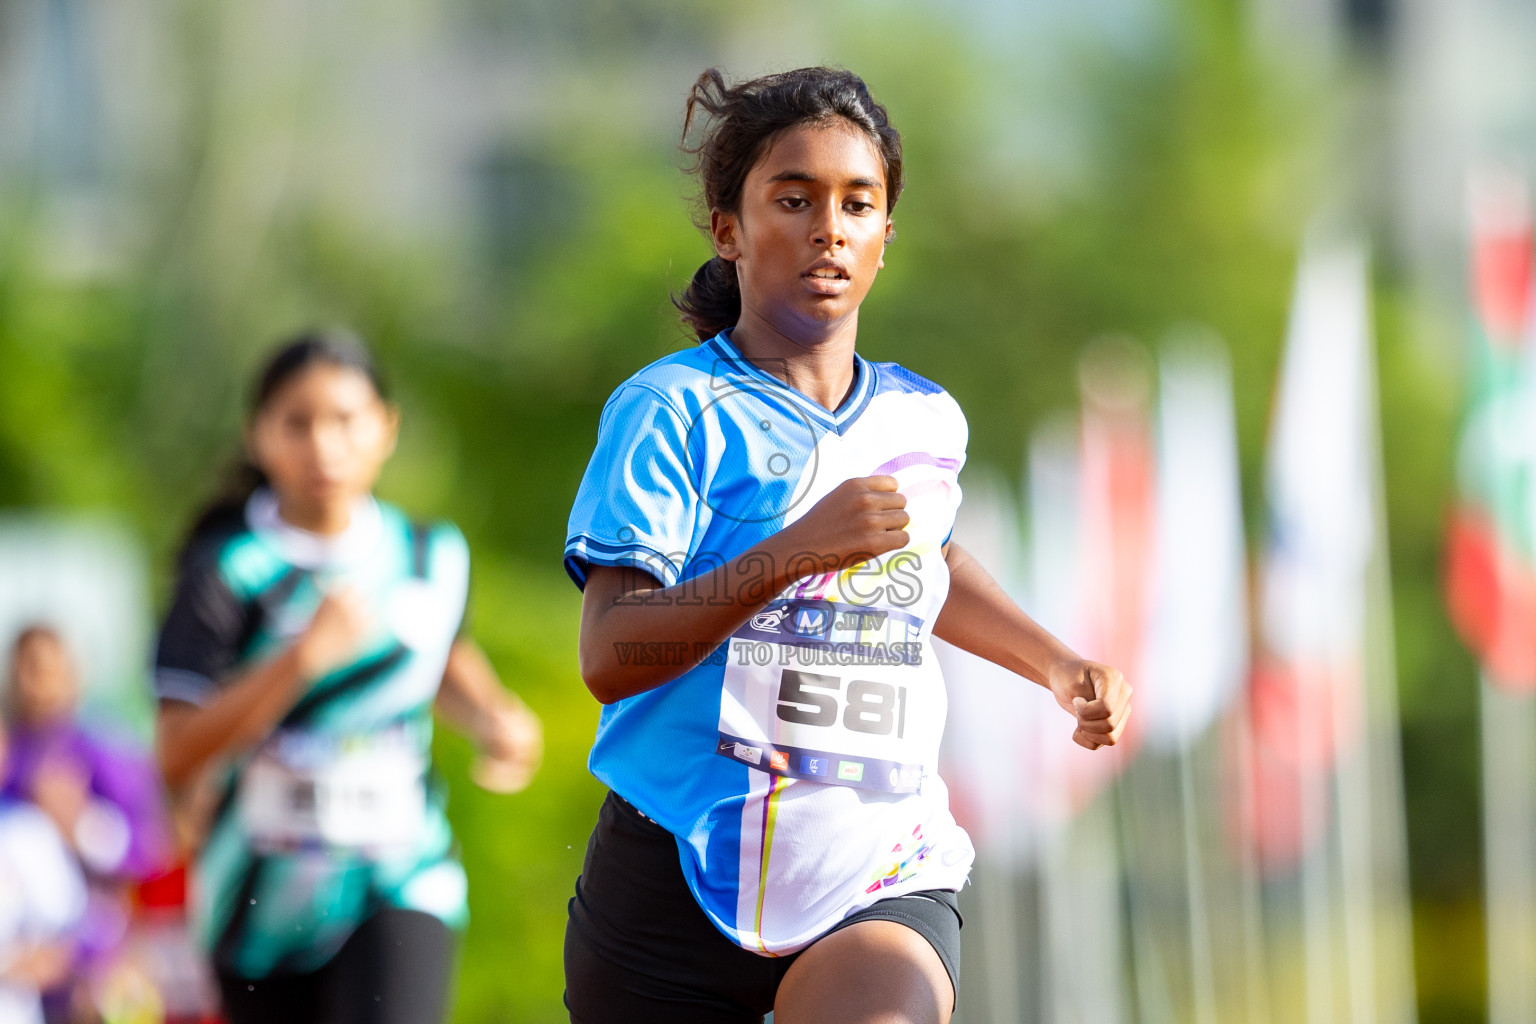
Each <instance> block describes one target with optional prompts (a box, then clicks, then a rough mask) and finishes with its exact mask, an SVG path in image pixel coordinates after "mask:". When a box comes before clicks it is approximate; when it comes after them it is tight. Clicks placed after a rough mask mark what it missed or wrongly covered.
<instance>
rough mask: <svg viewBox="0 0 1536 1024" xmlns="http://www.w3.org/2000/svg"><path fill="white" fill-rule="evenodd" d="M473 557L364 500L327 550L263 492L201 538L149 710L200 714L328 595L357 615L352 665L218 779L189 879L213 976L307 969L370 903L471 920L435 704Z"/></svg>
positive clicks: (183, 582) (429, 529)
mask: <svg viewBox="0 0 1536 1024" xmlns="http://www.w3.org/2000/svg"><path fill="white" fill-rule="evenodd" d="M468 578H469V551H468V548H467V546H466V545H465V543H464V538H463V536H462V535H461V534H460V533H459V531H458V530H457V529H456V528H455V527H454V526H453V525H452V524H450V523H446V522H443V523H437V524H434V525H431V526H424V525H418V524H415V523H413V522H411V521H410V520H409V519H407V518H406V517H405V516H404V515H403V514H402V513H401V512H400V511H399V510H398V509H396V508H393V507H392V506H389V505H386V504H383V503H380V502H376V501H374V500H372V499H371V498H370V499H368V500H367V501H365V502H360V503H359V505H358V507H357V509H356V511H355V513H354V515H353V518H352V523H351V525H350V526H349V527H348V529H347V530H346V531H345V532H344V533H342V534H341V535H339V536H337V537H334V538H325V537H319V536H317V535H314V534H310V533H306V532H304V531H302V530H298V529H296V528H294V527H291V526H289V525H287V524H286V523H284V522H283V520H282V519H281V518H280V517H279V516H278V514H277V502H276V499H275V498H274V497H273V496H272V495H271V493H270V492H267V491H258V492H257V493H256V495H255V496H254V497H252V499H251V501H250V503H249V504H248V505H247V507H246V511H245V516H244V519H243V521H241V522H239V523H237V524H235V525H234V526H232V527H231V528H229V529H226V530H223V531H218V532H211V533H209V534H208V535H205V536H204V537H202V538H200V539H199V540H198V541H196V542H195V544H194V547H193V549H192V550H191V552H190V553H189V555H188V557H187V559H186V560H185V561H184V563H183V566H182V575H181V578H180V581H179V584H178V586H177V590H176V596H175V599H174V602H173V604H172V607H171V611H170V613H169V615H168V616H167V618H166V621H165V625H164V628H163V629H162V630H161V633H160V640H159V649H158V652H157V655H156V668H155V687H156V691H157V693H158V695H159V697H160V699H161V700H167V701H185V702H188V703H192V704H204V703H207V702H208V701H210V700H211V699H213V698H214V697H215V696H216V695H217V693H218V692H219V689H220V687H221V686H224V685H227V684H228V682H229V681H230V680H232V679H235V678H237V677H238V676H240V675H241V674H242V673H243V672H244V671H245V670H246V669H248V668H250V667H252V666H254V665H256V664H258V663H260V662H261V661H263V660H264V659H266V658H269V657H271V656H273V655H274V654H276V653H278V652H279V651H281V650H282V649H283V648H285V647H286V646H287V645H288V644H290V643H292V642H293V640H294V639H295V638H296V637H297V636H298V635H299V634H300V633H302V632H303V631H304V629H305V628H306V627H307V625H308V624H309V621H310V619H311V617H312V616H313V615H314V612H315V609H316V607H317V606H318V605H319V602H320V600H321V598H322V596H323V594H324V593H325V591H326V589H327V588H328V587H332V586H339V585H348V586H351V587H353V588H354V589H355V590H357V591H358V592H359V593H360V594H362V595H363V597H364V599H365V601H366V602H367V604H368V606H369V612H370V616H369V619H370V622H371V632H370V634H369V636H368V637H367V639H366V640H365V642H364V643H363V646H362V649H361V652H360V654H359V655H358V656H357V657H356V659H355V660H354V661H352V662H351V663H350V664H347V665H343V666H341V667H340V668H337V669H336V670H334V671H332V672H331V673H329V674H328V675H326V676H324V677H323V678H320V679H317V680H315V681H314V682H313V683H312V684H310V686H309V687H308V689H307V690H306V691H305V693H304V694H303V695H302V696H301V697H300V698H299V700H298V701H297V702H296V703H295V704H294V705H293V707H292V708H291V709H290V710H289V712H288V713H287V715H286V716H285V717H284V718H283V720H282V721H281V722H280V723H279V725H278V727H277V728H276V730H275V731H274V732H273V733H272V734H271V736H270V737H268V739H266V740H265V741H264V742H263V743H262V744H261V745H260V746H259V747H258V748H257V749H256V750H255V751H253V752H251V753H250V754H248V755H246V756H244V757H242V758H241V759H240V760H239V762H238V763H236V764H234V765H232V766H231V767H230V768H229V770H228V777H227V779H226V780H225V788H224V791H223V798H222V799H221V801H220V803H219V807H218V809H217V811H216V813H215V817H214V821H213V823H212V826H211V828H210V831H209V834H208V837H207V840H206V842H205V844H204V846H203V848H202V850H201V853H200V855H199V858H198V862H197V865H196V870H195V872H194V875H193V882H192V896H193V901H192V902H193V915H194V921H195V924H196V927H197V931H198V933H199V936H200V937H201V939H202V940H203V941H204V942H205V943H206V945H207V947H208V948H209V950H210V952H211V954H212V956H213V959H214V963H215V966H216V967H217V968H218V969H219V970H221V971H224V972H227V973H231V974H236V975H239V976H242V977H252V978H256V977H267V976H269V975H273V974H285V973H299V972H308V971H313V970H316V969H318V968H319V967H321V966H322V965H324V964H325V962H326V961H327V960H329V959H330V957H331V956H333V955H334V954H335V953H336V951H337V950H338V949H339V948H340V947H341V945H342V943H343V942H345V941H346V939H347V937H348V936H349V935H350V934H351V933H352V931H353V929H355V928H356V927H357V925H358V924H360V923H361V922H362V921H363V920H365V919H366V918H367V917H368V916H369V915H370V914H371V913H373V912H374V911H375V910H376V909H379V908H382V907H400V908H405V909H414V910H421V911H425V912H427V913H430V914H433V915H435V916H437V917H439V918H441V919H442V920H443V921H444V922H446V923H447V924H449V925H450V926H453V927H460V926H462V925H463V923H464V921H465V918H466V905H465V889H466V885H465V878H464V871H463V868H462V867H461V866H460V865H459V863H458V862H457V860H456V858H455V853H454V845H453V837H452V835H451V833H450V831H449V828H448V821H447V818H446V816H445V814H444V799H443V794H442V790H441V787H440V786H439V785H437V784H436V783H435V780H434V776H433V774H432V772H431V766H430V750H431V741H432V715H431V709H432V701H433V698H434V697H435V696H436V695H437V690H438V685H439V683H440V682H441V680H442V676H443V669H444V665H445V663H446V661H447V657H448V651H449V648H450V647H451V646H452V644H453V642H454V640H455V639H456V637H457V635H458V633H459V630H460V628H461V626H462V623H463V619H464V608H465V600H466V594H467V589H468Z"/></svg>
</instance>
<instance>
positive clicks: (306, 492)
mask: <svg viewBox="0 0 1536 1024" xmlns="http://www.w3.org/2000/svg"><path fill="white" fill-rule="evenodd" d="M396 426H397V417H396V415H395V411H394V409H393V408H392V407H391V406H389V405H387V404H386V403H385V402H384V400H383V399H381V398H380V397H379V393H378V392H377V391H376V390H374V386H373V382H372V381H370V380H369V379H368V377H367V375H366V374H364V373H362V372H361V371H359V370H354V369H352V368H350V367H344V366H332V365H327V364H325V363H320V364H317V365H315V366H312V367H310V368H309V369H307V370H304V371H302V372H301V373H300V374H299V376H297V377H295V378H294V379H293V380H291V381H289V382H288V383H287V384H285V385H283V386H282V387H281V388H280V389H278V391H277V392H276V394H274V395H273V396H272V397H271V398H269V399H268V400H267V403H266V405H264V406H262V408H261V409H260V410H259V411H258V412H257V414H256V418H255V419H254V420H253V421H252V422H251V426H250V429H249V432H248V436H247V444H248V446H249V449H250V452H251V457H252V460H253V461H254V462H255V463H256V465H257V466H259V467H260V468H261V469H262V471H263V472H265V473H266V474H267V477H268V478H269V479H270V480H271V481H272V488H273V490H275V491H276V492H277V494H278V498H279V499H280V500H281V501H283V502H284V503H291V504H294V505H296V506H298V507H301V508H305V509H315V508H319V507H321V506H329V505H330V504H332V503H334V502H350V501H352V500H354V499H356V498H359V497H361V496H363V495H365V494H367V493H368V492H369V491H371V490H372V489H373V485H374V481H376V480H377V479H378V478H379V470H381V469H382V468H383V467H384V460H385V459H387V458H389V456H390V453H392V452H393V451H394V448H395V431H396Z"/></svg>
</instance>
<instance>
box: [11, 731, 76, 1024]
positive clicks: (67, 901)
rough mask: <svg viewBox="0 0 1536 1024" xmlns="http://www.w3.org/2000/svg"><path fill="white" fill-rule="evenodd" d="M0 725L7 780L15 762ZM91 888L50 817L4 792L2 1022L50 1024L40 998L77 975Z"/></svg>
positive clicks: (12, 1023)
mask: <svg viewBox="0 0 1536 1024" xmlns="http://www.w3.org/2000/svg"><path fill="white" fill-rule="evenodd" d="M8 746H9V744H8V741H7V735H6V727H5V723H4V722H3V721H0V774H3V773H4V772H5V769H6V763H7V760H8V758H7V748H8ZM84 914H85V882H84V879H82V878H81V876H80V871H79V868H77V867H76V865H75V861H74V858H73V857H71V856H70V853H69V849H68V847H66V846H65V845H64V842H63V840H62V839H61V838H60V837H59V832H58V829H56V828H55V827H54V825H53V823H52V822H51V821H49V819H48V816H47V815H46V814H44V813H43V812H42V811H41V810H39V809H38V808H37V807H35V806H33V805H32V804H30V803H27V802H26V801H23V800H19V799H17V798H15V797H12V796H8V795H5V794H4V793H0V1024H42V1021H43V1007H42V999H41V997H40V994H41V992H42V991H43V990H45V989H48V988H53V987H55V986H57V985H59V984H60V983H61V982H63V981H64V980H65V979H66V978H67V977H68V976H69V968H70V962H71V960H72V959H73V957H74V949H73V938H72V935H73V932H74V929H75V927H76V925H77V924H78V923H79V921H80V919H81V917H82V916H83V915H84Z"/></svg>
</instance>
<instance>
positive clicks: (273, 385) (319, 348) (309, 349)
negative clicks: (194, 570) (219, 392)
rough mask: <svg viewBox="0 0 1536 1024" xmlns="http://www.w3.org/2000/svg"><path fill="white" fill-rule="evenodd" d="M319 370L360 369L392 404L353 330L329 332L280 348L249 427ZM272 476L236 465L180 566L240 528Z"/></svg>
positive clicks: (257, 383) (261, 379) (251, 406)
mask: <svg viewBox="0 0 1536 1024" xmlns="http://www.w3.org/2000/svg"><path fill="white" fill-rule="evenodd" d="M314 366H339V367H343V368H345V369H349V370H356V371H358V372H359V373H361V374H362V375H363V376H365V377H367V378H368V381H369V383H371V384H372V385H373V390H374V391H375V392H377V393H378V396H379V397H380V398H382V399H385V400H386V401H387V400H388V399H389V388H388V385H387V384H386V383H385V381H384V377H383V374H381V373H380V372H379V367H378V364H377V363H376V362H374V358H373V355H372V354H371V353H370V352H369V351H368V347H367V346H366V345H364V344H363V342H362V340H361V339H360V338H358V337H357V335H355V334H353V333H352V332H351V331H348V330H344V329H342V328H336V327H327V328H316V329H312V330H308V331H304V332H303V333H301V334H298V335H295V336H294V337H292V338H290V339H289V340H287V341H286V342H283V343H282V344H281V345H279V346H278V347H277V349H276V350H275V351H273V353H272V354H271V355H270V356H268V357H267V361H266V363H265V364H264V365H263V367H262V370H261V373H260V374H258V375H257V376H256V378H255V380H254V382H253V384H252V387H251V390H250V394H249V396H248V397H247V400H246V417H245V418H246V422H247V423H250V422H251V421H252V420H254V419H255V418H256V417H257V416H259V415H260V414H261V412H262V410H263V409H265V408H266V407H267V404H268V403H269V402H271V401H272V399H273V398H274V397H276V395H277V394H278V392H280V391H282V390H283V388H284V387H285V386H286V385H287V384H289V383H290V382H292V381H293V380H295V379H296V378H298V377H299V376H300V375H301V374H302V373H303V372H304V371H306V370H308V369H310V368H311V367H314ZM267 484H268V480H267V475H266V474H265V473H263V472H262V471H261V468H260V467H259V466H257V465H256V464H255V463H253V462H252V461H251V460H250V457H249V456H248V455H246V454H243V453H242V454H241V456H240V457H239V458H238V459H236V460H234V461H233V462H232V463H231V464H230V467H229V469H228V470H226V472H225V474H224V481H223V486H222V487H221V488H220V490H219V492H218V494H217V496H216V497H215V498H214V499H213V500H212V501H210V502H209V503H208V504H207V505H206V506H204V508H203V510H202V511H201V512H199V513H198V515H197V518H196V519H194V520H193V522H192V528H191V529H190V530H188V531H187V536H186V540H185V541H184V542H183V543H182V547H181V554H180V558H179V561H180V562H182V563H183V564H184V563H185V562H186V560H187V558H188V557H189V556H190V555H191V554H192V553H193V551H194V550H195V549H196V548H197V547H198V546H199V542H201V541H202V540H203V539H205V538H207V537H209V536H210V535H211V534H214V533H219V532H223V531H225V530H229V529H232V528H238V526H239V524H240V523H241V522H242V521H243V517H244V515H245V503H246V502H247V501H249V500H250V498H251V495H252V494H254V493H256V491H257V490H258V489H260V488H262V487H265V486H267Z"/></svg>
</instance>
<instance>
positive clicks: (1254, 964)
mask: <svg viewBox="0 0 1536 1024" xmlns="http://www.w3.org/2000/svg"><path fill="white" fill-rule="evenodd" d="M1232 714H1233V716H1234V717H1233V721H1234V722H1235V723H1236V734H1237V737H1236V739H1237V748H1238V749H1237V765H1238V769H1237V771H1238V812H1237V813H1238V816H1239V817H1238V820H1239V821H1240V822H1241V823H1242V827H1240V828H1239V829H1237V830H1236V833H1237V836H1238V840H1237V842H1238V877H1239V885H1240V887H1241V890H1242V908H1243V959H1244V963H1245V966H1246V968H1247V970H1246V972H1245V974H1246V981H1247V984H1246V985H1245V986H1244V988H1245V995H1246V997H1247V1004H1248V1017H1247V1022H1248V1024H1270V998H1269V957H1268V955H1267V950H1266V948H1265V946H1266V944H1265V941H1264V891H1263V886H1262V882H1261V880H1260V876H1259V858H1258V851H1257V845H1256V841H1255V836H1254V833H1253V830H1252V825H1253V823H1254V822H1257V821H1258V807H1257V800H1256V799H1255V796H1256V792H1257V791H1256V786H1257V781H1256V780H1255V778H1254V767H1253V765H1254V760H1253V759H1254V756H1255V751H1254V743H1253V719H1252V714H1253V709H1252V706H1251V703H1250V701H1249V696H1248V691H1247V689H1246V688H1245V689H1243V690H1241V691H1239V693H1238V697H1237V700H1236V701H1235V702H1234V705H1233V709H1232Z"/></svg>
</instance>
